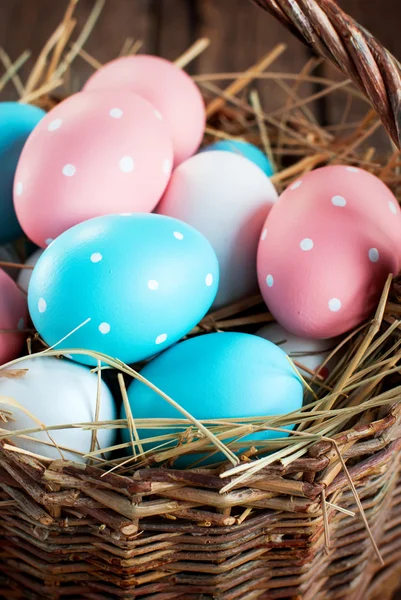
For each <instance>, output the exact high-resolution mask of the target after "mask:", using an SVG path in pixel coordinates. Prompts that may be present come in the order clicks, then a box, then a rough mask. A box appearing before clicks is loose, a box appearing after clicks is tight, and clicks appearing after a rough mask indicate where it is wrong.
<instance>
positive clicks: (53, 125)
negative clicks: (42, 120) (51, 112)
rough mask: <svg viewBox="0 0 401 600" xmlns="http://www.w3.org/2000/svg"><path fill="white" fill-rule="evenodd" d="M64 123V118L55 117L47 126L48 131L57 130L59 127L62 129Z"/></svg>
mask: <svg viewBox="0 0 401 600" xmlns="http://www.w3.org/2000/svg"><path fill="white" fill-rule="evenodd" d="M62 124H63V120H62V119H53V121H50V123H49V125H48V126H47V131H56V130H57V129H60V127H61V125H62Z"/></svg>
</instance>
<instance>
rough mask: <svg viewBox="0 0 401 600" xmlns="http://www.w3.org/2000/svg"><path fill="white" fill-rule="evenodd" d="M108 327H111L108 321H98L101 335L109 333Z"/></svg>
mask: <svg viewBox="0 0 401 600" xmlns="http://www.w3.org/2000/svg"><path fill="white" fill-rule="evenodd" d="M110 329H111V327H110V325H109V323H106V322H103V323H100V325H99V331H100V333H102V334H103V335H106V334H108V333H110Z"/></svg>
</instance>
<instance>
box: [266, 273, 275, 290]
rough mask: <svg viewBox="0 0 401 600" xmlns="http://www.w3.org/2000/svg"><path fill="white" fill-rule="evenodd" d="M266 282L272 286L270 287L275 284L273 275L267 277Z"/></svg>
mask: <svg viewBox="0 0 401 600" xmlns="http://www.w3.org/2000/svg"><path fill="white" fill-rule="evenodd" d="M266 283H267V285H268V287H270V288H271V287H273V284H274V278H273V275H268V276H267V277H266Z"/></svg>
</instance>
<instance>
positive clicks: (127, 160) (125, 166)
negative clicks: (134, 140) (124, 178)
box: [119, 156, 135, 173]
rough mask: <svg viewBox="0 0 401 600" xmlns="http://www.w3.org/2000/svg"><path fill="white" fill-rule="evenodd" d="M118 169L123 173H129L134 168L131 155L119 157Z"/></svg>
mask: <svg viewBox="0 0 401 600" xmlns="http://www.w3.org/2000/svg"><path fill="white" fill-rule="evenodd" d="M119 164H120V170H121V171H122V172H123V173H131V172H132V171H133V170H134V166H135V164H134V159H133V158H132V156H123V157H122V158H120V163H119Z"/></svg>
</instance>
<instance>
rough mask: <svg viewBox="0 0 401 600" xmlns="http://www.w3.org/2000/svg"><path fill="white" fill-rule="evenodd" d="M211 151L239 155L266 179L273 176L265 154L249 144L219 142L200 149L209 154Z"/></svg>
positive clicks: (231, 141)
mask: <svg viewBox="0 0 401 600" xmlns="http://www.w3.org/2000/svg"><path fill="white" fill-rule="evenodd" d="M211 150H223V151H226V152H234V153H236V154H241V155H242V156H243V157H244V158H247V159H248V160H250V161H251V162H253V163H255V165H257V166H258V167H259V168H260V169H262V171H263V172H264V173H265V174H266V175H267V176H268V177H271V176H272V175H273V174H274V169H273V167H272V164H271V162H270V160H269V159H268V158H267V156H266V154H264V152H262V150H260V148H258V147H257V146H255V145H254V144H250V143H249V142H243V141H242V140H219V141H218V142H214V143H213V144H210V146H206V147H205V148H202V150H201V152H209V151H211Z"/></svg>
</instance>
